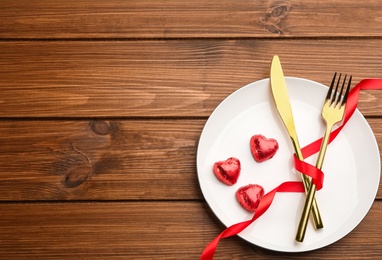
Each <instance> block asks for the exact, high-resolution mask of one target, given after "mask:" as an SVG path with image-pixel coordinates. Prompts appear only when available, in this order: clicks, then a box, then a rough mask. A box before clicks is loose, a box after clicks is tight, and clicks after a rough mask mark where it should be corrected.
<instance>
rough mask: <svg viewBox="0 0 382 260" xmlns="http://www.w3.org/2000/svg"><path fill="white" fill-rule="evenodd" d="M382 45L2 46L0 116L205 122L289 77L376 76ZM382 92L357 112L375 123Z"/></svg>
mask: <svg viewBox="0 0 382 260" xmlns="http://www.w3.org/2000/svg"><path fill="white" fill-rule="evenodd" d="M376 53H382V44H381V40H378V39H355V40H336V39H333V40H321V41H316V40H308V41H307V40H280V41H272V40H189V41H182V40H174V41H107V42H87V41H58V42H56V41H54V42H46V41H32V42H30V41H26V42H24V41H22V42H18V41H16V42H0V71H1V77H0V89H1V96H0V117H22V118H24V117H93V118H94V117H163V116H176V117H178V116H197V117H200V116H204V117H205V116H209V115H210V113H211V112H212V111H213V109H215V107H216V106H217V105H218V104H219V103H220V102H221V101H222V100H223V99H224V98H225V97H227V96H228V95H229V94H231V93H232V92H234V91H235V90H237V89H239V88H240V87H242V86H244V85H246V84H248V83H250V82H253V81H256V80H259V79H263V78H267V77H269V66H270V61H271V58H272V56H273V55H275V54H278V55H279V56H280V58H281V61H282V63H283V67H284V72H285V75H286V76H294V77H301V78H308V79H311V80H315V81H318V82H322V83H324V84H327V85H328V84H330V80H331V78H332V74H333V72H334V71H339V72H344V73H349V74H352V75H353V82H354V84H355V83H357V82H359V81H360V80H361V79H364V78H368V77H369V78H370V77H378V76H380V68H381V67H382V60H381V59H380V58H379V56H377V55H376ZM381 99H382V91H364V92H362V94H361V99H360V104H359V108H360V110H361V111H362V112H363V113H364V114H365V115H367V116H374V115H379V114H380V111H381V109H382V102H381Z"/></svg>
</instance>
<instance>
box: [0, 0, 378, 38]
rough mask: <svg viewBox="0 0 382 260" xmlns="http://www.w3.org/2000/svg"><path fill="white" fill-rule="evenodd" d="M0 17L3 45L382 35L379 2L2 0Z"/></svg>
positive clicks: (372, 0) (0, 35)
mask: <svg viewBox="0 0 382 260" xmlns="http://www.w3.org/2000/svg"><path fill="white" fill-rule="evenodd" d="M354 10H357V11H356V12H355V11H354ZM0 17H1V19H0V38H23V39H25V38H44V39H45V38H49V39H50V38H61V39H62V38H91V39H94V38H174V37H175V38H179V37H190V38H195V37H198V38H199V37H208V38H209V37H261V38H263V37H326V36H330V37H333V36H351V37H357V36H381V35H382V33H381V32H382V19H381V17H382V7H381V5H380V2H379V1H378V0H371V1H368V2H367V4H365V3H363V2H360V1H350V2H349V1H343V0H335V1H330V2H327V1H319V2H317V1H314V0H308V1H302V0H298V1H283V2H280V1H276V2H274V1H268V2H262V1H248V0H239V1H232V0H212V1H211V0H196V1H181V0H171V1H166V0H160V1H157V0H144V1H142V0H130V1H123V0H112V1H101V0H97V1H93V0H79V1H76V4H73V3H72V2H68V1H64V0H59V1H43V0H39V1H33V3H25V2H24V1H20V0H17V1H14V0H3V1H2V8H1V9H0Z"/></svg>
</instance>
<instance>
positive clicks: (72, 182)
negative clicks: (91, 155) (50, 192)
mask: <svg viewBox="0 0 382 260" xmlns="http://www.w3.org/2000/svg"><path fill="white" fill-rule="evenodd" d="M68 170H69V171H68V173H67V175H66V176H65V178H64V184H65V186H66V187H68V188H75V187H77V186H79V185H81V184H82V183H83V182H85V181H86V180H87V179H88V178H89V176H90V174H91V172H92V168H91V167H90V165H87V164H85V165H76V166H73V167H72V168H70V169H68Z"/></svg>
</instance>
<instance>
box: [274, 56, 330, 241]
mask: <svg viewBox="0 0 382 260" xmlns="http://www.w3.org/2000/svg"><path fill="white" fill-rule="evenodd" d="M270 85H271V89H272V95H273V99H274V101H275V104H276V108H277V111H278V113H279V115H280V117H281V120H282V121H283V123H284V126H285V128H286V129H287V131H288V134H289V136H290V138H291V141H292V145H293V148H294V151H295V153H296V156H297V158H298V159H300V160H304V157H303V155H302V153H301V148H300V144H299V142H298V138H297V132H296V127H295V124H294V119H293V113H292V107H291V105H290V101H289V95H288V90H287V87H286V83H285V78H284V73H283V70H282V67H281V63H280V59H279V57H278V56H277V55H275V56H274V57H273V59H272V64H271V71H270ZM301 178H302V181H303V183H304V188H305V192H306V193H308V191H309V188H310V178H309V177H308V176H306V175H305V174H302V173H301ZM312 216H313V222H314V225H315V228H316V229H320V228H323V226H324V225H323V223H322V219H321V215H320V212H319V209H318V205H317V202H316V200H315V199H314V200H313V204H312ZM296 240H297V241H299V242H302V239H301V236H299V234H297V235H296Z"/></svg>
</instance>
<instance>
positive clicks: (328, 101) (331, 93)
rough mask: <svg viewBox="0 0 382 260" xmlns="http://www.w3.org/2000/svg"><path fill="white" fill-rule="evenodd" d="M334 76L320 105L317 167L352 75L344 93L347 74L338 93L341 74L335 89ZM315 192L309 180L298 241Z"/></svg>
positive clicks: (338, 118)
mask: <svg viewBox="0 0 382 260" xmlns="http://www.w3.org/2000/svg"><path fill="white" fill-rule="evenodd" d="M336 77H337V73H334V76H333V80H332V83H331V84H330V88H329V90H328V94H327V95H326V98H325V103H324V106H323V107H322V112H321V116H322V118H323V119H324V120H325V122H326V131H325V135H324V137H323V139H322V143H321V148H320V152H319V154H318V157H317V162H316V167H317V168H318V169H321V168H322V164H323V162H324V157H325V153H326V148H327V146H328V143H329V137H330V133H331V130H332V128H333V126H334V125H335V124H336V123H338V122H340V121H341V120H342V118H343V116H344V114H345V107H346V101H347V97H348V95H349V90H350V85H351V80H352V76H350V78H349V81H348V84H347V87H346V90H345V93H344V94H343V91H344V89H345V82H346V77H347V75H345V78H344V80H343V82H342V87H341V90H340V92H339V93H338V92H337V91H338V87H339V85H340V81H341V74H340V76H339V77H338V81H337V84H336V89H335V90H334V85H335V81H336ZM342 94H343V96H342ZM315 193H316V185H315V184H313V183H312V182H311V185H310V189H309V192H308V194H307V197H306V200H305V205H304V209H303V211H302V215H301V219H300V223H299V225H298V229H297V234H296V240H297V241H299V242H302V241H303V240H304V237H305V231H306V226H307V223H308V217H309V215H310V211H311V208H312V202H313V199H314V196H315Z"/></svg>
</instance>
